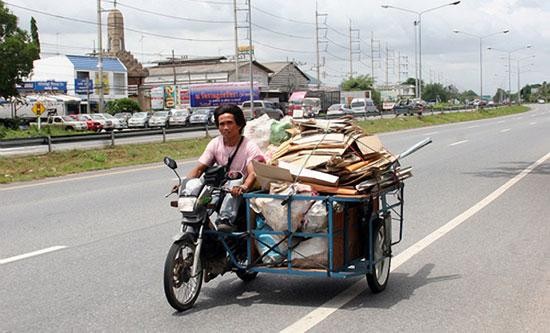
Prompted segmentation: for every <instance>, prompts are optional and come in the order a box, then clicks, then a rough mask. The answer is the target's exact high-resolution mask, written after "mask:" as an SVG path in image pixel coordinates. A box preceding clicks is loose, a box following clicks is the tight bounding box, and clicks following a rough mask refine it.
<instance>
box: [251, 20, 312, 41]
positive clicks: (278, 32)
mask: <svg viewBox="0 0 550 333" xmlns="http://www.w3.org/2000/svg"><path fill="white" fill-rule="evenodd" d="M252 25H253V26H254V27H256V28H260V29H262V30H265V31H269V32H271V33H274V34H277V35H281V36H285V37H290V38H299V39H309V40H311V39H313V37H305V36H296V35H291V34H287V33H284V32H280V31H275V30H271V29H269V28H266V27H263V26H261V25H258V24H255V23H252Z"/></svg>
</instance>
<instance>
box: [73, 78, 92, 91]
mask: <svg viewBox="0 0 550 333" xmlns="http://www.w3.org/2000/svg"><path fill="white" fill-rule="evenodd" d="M86 86H88V87H86ZM86 88H87V89H86ZM74 91H75V93H76V94H80V95H86V94H88V93H93V92H94V81H93V80H90V79H74Z"/></svg>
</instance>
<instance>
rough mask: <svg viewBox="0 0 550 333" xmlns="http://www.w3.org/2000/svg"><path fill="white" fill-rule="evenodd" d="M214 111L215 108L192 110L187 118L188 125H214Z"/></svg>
mask: <svg viewBox="0 0 550 333" xmlns="http://www.w3.org/2000/svg"><path fill="white" fill-rule="evenodd" d="M214 110H215V108H197V109H195V110H193V113H191V116H190V117H189V124H191V125H198V124H203V125H204V124H209V125H212V124H214Z"/></svg>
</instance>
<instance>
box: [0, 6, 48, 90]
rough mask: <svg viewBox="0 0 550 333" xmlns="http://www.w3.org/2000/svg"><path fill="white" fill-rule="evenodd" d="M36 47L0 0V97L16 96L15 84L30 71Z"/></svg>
mask: <svg viewBox="0 0 550 333" xmlns="http://www.w3.org/2000/svg"><path fill="white" fill-rule="evenodd" d="M38 57H39V52H38V48H37V47H36V45H35V44H34V43H32V41H31V38H30V36H29V35H28V33H27V32H26V31H24V30H22V29H19V28H18V27H17V16H15V15H13V14H12V13H10V11H9V10H8V9H7V8H6V7H5V5H4V2H3V1H2V0H0V59H2V60H1V61H0V97H4V98H6V99H7V98H9V97H12V96H17V95H18V93H17V89H16V88H15V85H16V84H21V83H22V81H23V78H24V77H26V76H27V75H29V73H30V72H31V71H32V68H33V67H32V66H33V64H32V62H33V60H35V59H38Z"/></svg>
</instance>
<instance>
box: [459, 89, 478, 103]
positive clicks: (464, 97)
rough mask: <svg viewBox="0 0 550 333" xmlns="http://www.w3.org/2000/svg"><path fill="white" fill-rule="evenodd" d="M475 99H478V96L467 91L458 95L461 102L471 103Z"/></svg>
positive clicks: (471, 91)
mask: <svg viewBox="0 0 550 333" xmlns="http://www.w3.org/2000/svg"><path fill="white" fill-rule="evenodd" d="M476 98H479V95H478V94H477V93H476V92H475V91H473V90H467V91H464V92H462V94H460V100H461V101H462V102H466V101H473V100H474V99H476Z"/></svg>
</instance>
